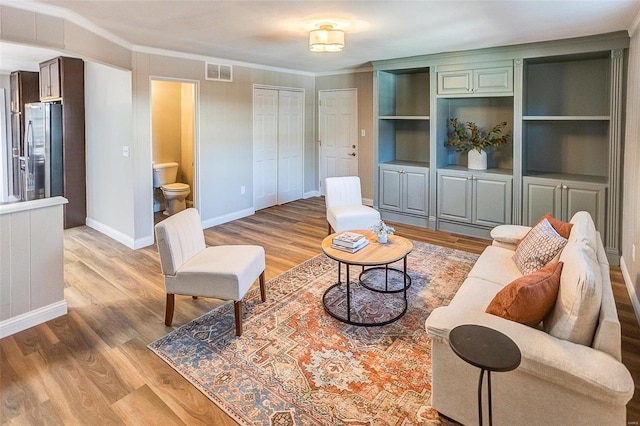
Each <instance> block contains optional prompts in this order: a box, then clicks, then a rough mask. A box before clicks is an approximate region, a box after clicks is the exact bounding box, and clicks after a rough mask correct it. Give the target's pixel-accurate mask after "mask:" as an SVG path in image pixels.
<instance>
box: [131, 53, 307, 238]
mask: <svg viewBox="0 0 640 426" xmlns="http://www.w3.org/2000/svg"><path fill="white" fill-rule="evenodd" d="M133 64H134V74H133V99H134V114H135V117H136V119H135V123H136V125H135V129H134V134H135V153H134V154H133V155H135V162H136V166H135V167H134V174H135V175H134V179H133V181H134V182H135V190H134V191H135V193H134V200H135V201H134V203H135V206H134V211H135V217H136V224H135V237H136V240H137V241H142V240H146V239H147V238H151V241H153V239H152V238H153V217H152V215H151V214H150V212H151V208H150V206H151V205H152V192H151V190H150V188H151V185H152V184H151V180H150V179H151V160H152V158H151V135H150V128H151V123H150V109H151V102H150V93H149V89H150V79H151V78H152V77H153V78H160V79H162V78H167V79H179V80H189V81H195V82H198V85H197V87H198V90H199V93H198V94H197V95H196V96H197V99H198V101H199V102H198V111H196V122H197V123H198V128H197V129H196V138H197V140H198V146H199V149H198V152H196V158H197V162H198V165H199V167H196V169H197V170H199V177H197V178H196V180H197V181H196V185H199V191H198V197H199V198H198V200H197V202H198V205H199V208H200V214H201V216H202V220H203V223H204V224H205V226H212V225H215V224H218V223H223V222H225V221H228V220H233V219H235V218H238V217H242V216H246V215H248V214H252V213H253V191H252V186H253V105H252V99H253V98H252V93H253V85H254V84H260V85H271V86H282V87H290V88H301V89H305V91H306V100H305V101H306V104H305V126H306V127H305V142H304V143H305V159H304V161H305V190H306V191H310V190H313V189H316V188H317V186H316V182H315V180H316V179H315V176H316V174H317V173H316V170H317V165H316V163H317V154H316V146H315V145H316V144H315V142H314V127H315V119H314V99H315V98H314V95H313V94H314V84H315V79H314V77H313V76H308V75H301V74H294V73H285V72H277V71H266V70H260V69H254V68H247V67H241V66H234V70H233V80H234V81H233V82H231V83H227V82H218V81H209V80H205V78H204V69H205V63H204V61H200V60H195V59H182V58H172V57H167V56H161V55H155V54H149V53H142V52H134V54H133ZM241 186H245V187H246V188H247V191H246V193H245V194H240V187H241ZM146 212H149V213H148V214H147V213H146Z"/></svg>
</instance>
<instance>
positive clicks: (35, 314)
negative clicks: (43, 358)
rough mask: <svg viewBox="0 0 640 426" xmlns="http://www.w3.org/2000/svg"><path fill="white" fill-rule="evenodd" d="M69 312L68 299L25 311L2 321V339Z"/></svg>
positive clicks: (0, 334)
mask: <svg viewBox="0 0 640 426" xmlns="http://www.w3.org/2000/svg"><path fill="white" fill-rule="evenodd" d="M66 314H67V301H66V300H61V301H59V302H56V303H52V304H50V305H47V306H44V307H42V308H38V309H34V310H33V311H29V312H25V313H24V314H20V315H17V316H15V317H13V318H9V319H8V320H4V321H2V322H0V339H2V338H4V337H7V336H11V335H12V334H15V333H18V332H20V331H22V330H26V329H27V328H31V327H35V326H36V325H38V324H42V323H43V322H47V321H50V320H52V319H54V318H58V317H60V316H62V315H66Z"/></svg>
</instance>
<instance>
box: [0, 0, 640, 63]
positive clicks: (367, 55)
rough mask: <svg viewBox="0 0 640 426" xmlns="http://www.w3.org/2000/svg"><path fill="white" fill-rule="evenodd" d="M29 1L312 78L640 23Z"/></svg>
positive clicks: (483, 3) (622, 1) (303, 4)
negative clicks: (328, 49)
mask: <svg viewBox="0 0 640 426" xmlns="http://www.w3.org/2000/svg"><path fill="white" fill-rule="evenodd" d="M21 1H22V2H23V4H24V3H25V2H29V3H30V4H32V5H33V4H36V5H37V4H44V5H45V7H48V8H49V9H50V6H54V7H59V8H62V9H64V10H63V11H62V14H63V15H64V16H66V17H67V18H68V19H71V20H74V19H75V20H76V21H78V22H82V21H84V22H88V23H90V25H95V26H97V27H100V28H102V29H104V30H106V31H107V32H109V33H111V34H113V35H114V36H115V37H117V38H119V39H121V40H124V41H125V42H126V43H129V44H130V45H132V46H144V47H152V48H159V49H167V50H173V51H179V52H186V53H192V54H197V55H204V56H207V57H212V58H221V59H227V60H232V61H239V62H245V63H252V64H258V65H263V66H270V67H278V68H286V69H292V70H298V71H306V72H312V73H322V72H332V71H339V70H343V69H349V68H354V67H360V66H363V65H368V64H369V62H370V61H372V60H380V59H390V58H398V57H406V56H414V55H423V54H430V53H438V52H447V51H456V50H466V49H474V48H482V47H492V46H501V45H509V44H519V43H526V42H535V41H544V40H554V39H562V38H571V37H579V36H586V35H592V34H600V33H607V32H612V31H619V30H628V29H630V28H631V27H632V26H633V24H634V20H636V19H638V17H639V16H640V0H594V1H590V0H547V1H539V0H504V1H497V0H489V1H487V0H466V1H441V0H412V1H406V0H386V1H368V0H349V1H344V0H343V1H313V0H297V1H272V0H258V1H249V0H198V1H192V0H169V1H156V0H131V1H124V0H37V1H36V0H21ZM79 17H81V18H80V19H78V18H79ZM324 19H336V20H339V21H344V22H347V23H348V25H347V26H346V28H345V33H346V47H345V49H344V51H342V52H340V53H312V52H310V51H309V49H308V46H307V43H308V31H309V29H310V26H311V25H312V24H313V23H318V22H320V21H322V20H324ZM5 53H6V51H5V49H4V48H3V51H2V57H3V58H2V59H1V61H5V58H4V57H5ZM12 53H14V54H16V52H12ZM1 65H2V64H1V63H0V69H4V68H3V67H2V66H1Z"/></svg>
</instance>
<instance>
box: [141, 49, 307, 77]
mask: <svg viewBox="0 0 640 426" xmlns="http://www.w3.org/2000/svg"><path fill="white" fill-rule="evenodd" d="M131 50H132V51H133V52H138V53H148V54H150V55H159V56H169V57H172V58H180V59H189V60H193V61H204V62H211V63H216V64H220V65H235V66H239V67H246V68H252V69H261V70H265V71H276V72H284V73H289V74H298V75H304V76H308V77H315V76H316V74H315V73H312V72H307V71H299V70H294V69H289V68H279V67H271V66H268V65H260V64H254V63H251V62H242V61H234V60H229V59H225V58H216V57H214V56H205V55H199V54H197V53H187V52H180V51H176V50H168V49H160V48H156V47H149V46H138V45H134V46H132V48H131Z"/></svg>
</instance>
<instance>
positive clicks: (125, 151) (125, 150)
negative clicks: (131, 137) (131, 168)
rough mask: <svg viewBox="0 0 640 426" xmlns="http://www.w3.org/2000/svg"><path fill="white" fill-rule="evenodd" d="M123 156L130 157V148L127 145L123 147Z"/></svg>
mask: <svg viewBox="0 0 640 426" xmlns="http://www.w3.org/2000/svg"><path fill="white" fill-rule="evenodd" d="M122 156H123V157H128V156H129V146H127V145H123V146H122Z"/></svg>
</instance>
